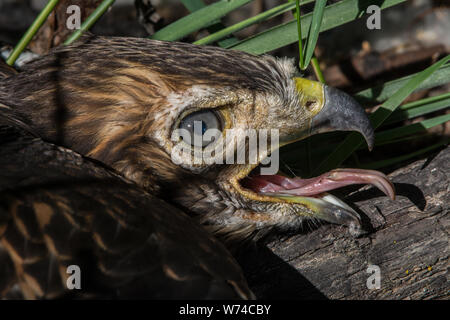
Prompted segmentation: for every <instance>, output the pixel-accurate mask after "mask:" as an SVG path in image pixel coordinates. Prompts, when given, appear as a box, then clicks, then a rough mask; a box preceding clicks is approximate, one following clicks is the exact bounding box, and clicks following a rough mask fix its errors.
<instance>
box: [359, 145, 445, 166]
mask: <svg viewBox="0 0 450 320" xmlns="http://www.w3.org/2000/svg"><path fill="white" fill-rule="evenodd" d="M449 142H450V138H447V139H444V140H442V141H440V142H438V143H436V144H433V145H431V146H429V147H426V148H423V149H420V150H417V151H415V152H411V153H408V154H405V155H402V156H398V157H394V158H391V159H384V160H380V161H376V162H370V163H366V164H362V165H361V168H363V169H372V170H376V169H380V168H384V167H387V166H391V165H394V164H397V163H402V162H404V161H406V160H409V159H412V158H414V157H417V156H420V155H422V154H424V153H427V152H430V151H431V150H434V149H437V148H439V147H442V146H444V145H446V144H448V143H449Z"/></svg>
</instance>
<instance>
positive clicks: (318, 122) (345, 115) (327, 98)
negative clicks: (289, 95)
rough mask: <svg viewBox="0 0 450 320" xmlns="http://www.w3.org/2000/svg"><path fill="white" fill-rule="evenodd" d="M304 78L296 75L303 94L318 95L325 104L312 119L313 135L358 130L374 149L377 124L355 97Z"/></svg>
mask: <svg viewBox="0 0 450 320" xmlns="http://www.w3.org/2000/svg"><path fill="white" fill-rule="evenodd" d="M300 79H301V78H296V82H297V89H298V90H299V95H302V96H305V95H306V96H310V97H316V98H317V99H316V100H317V101H319V103H320V104H321V105H323V106H322V108H321V109H320V111H318V112H317V114H316V115H315V116H314V117H313V118H312V120H311V126H310V135H312V134H315V133H321V132H328V131H357V132H359V133H361V134H362V135H363V136H364V138H365V140H366V142H367V145H368V146H369V150H372V148H373V145H374V140H375V136H374V132H373V128H372V125H371V123H370V120H369V118H368V117H367V114H366V112H365V111H364V109H363V108H362V107H361V105H360V104H359V103H358V102H356V100H355V99H353V98H352V97H351V96H350V95H348V94H346V93H345V92H342V91H340V90H338V89H336V88H332V87H329V86H327V85H324V84H321V83H319V82H316V81H310V80H306V79H301V80H300ZM299 83H301V85H299Z"/></svg>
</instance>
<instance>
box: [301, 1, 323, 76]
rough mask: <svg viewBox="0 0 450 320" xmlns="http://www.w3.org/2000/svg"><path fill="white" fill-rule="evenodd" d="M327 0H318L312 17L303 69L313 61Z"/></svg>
mask: <svg viewBox="0 0 450 320" xmlns="http://www.w3.org/2000/svg"><path fill="white" fill-rule="evenodd" d="M326 4H327V0H316V3H315V5H314V11H313V15H312V18H311V25H310V27H309V31H308V38H307V42H306V46H305V61H304V63H303V70H304V69H306V68H307V67H308V65H309V62H310V61H311V58H312V56H313V54H314V49H315V48H316V43H317V39H318V38H319V32H320V26H321V25H322V19H323V11H324V9H325V5H326Z"/></svg>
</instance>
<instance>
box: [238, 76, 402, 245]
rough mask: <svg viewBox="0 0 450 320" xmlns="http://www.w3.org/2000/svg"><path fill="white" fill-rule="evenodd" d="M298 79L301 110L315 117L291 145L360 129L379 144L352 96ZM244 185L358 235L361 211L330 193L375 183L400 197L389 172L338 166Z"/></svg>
mask: <svg viewBox="0 0 450 320" xmlns="http://www.w3.org/2000/svg"><path fill="white" fill-rule="evenodd" d="M294 81H295V84H296V88H297V92H298V97H299V105H300V108H304V110H302V111H304V112H308V113H309V116H310V118H311V121H310V123H309V124H310V126H309V127H308V129H307V130H305V129H304V128H302V129H300V130H299V131H297V132H296V133H294V134H292V135H290V136H289V137H288V138H287V139H286V144H289V143H292V142H294V141H297V140H299V139H304V138H305V137H306V136H309V135H312V134H316V133H321V132H329V131H357V132H359V133H361V134H362V135H363V136H364V138H365V139H366V142H367V144H368V146H369V149H370V150H371V149H372V148H373V145H374V131H373V128H372V126H371V123H370V120H369V118H368V117H367V115H366V113H365V111H364V109H363V108H362V107H361V106H360V105H359V104H358V103H357V102H356V101H355V100H354V99H353V98H352V97H350V96H349V95H348V94H346V93H344V92H342V91H339V90H337V89H335V88H331V87H328V86H326V85H323V84H322V83H319V82H316V81H310V80H307V79H303V78H294ZM241 184H242V185H243V186H244V187H245V188H246V189H247V190H248V189H250V190H252V191H253V192H254V193H256V194H261V195H266V196H272V197H274V198H276V199H279V200H283V201H285V202H288V203H291V204H293V205H294V206H293V210H294V211H295V210H298V211H295V212H296V213H297V214H298V215H300V216H309V217H316V218H319V219H322V220H326V221H329V222H331V223H338V224H344V225H348V226H349V227H350V232H351V233H352V234H353V235H355V236H358V235H360V234H362V233H363V232H364V231H363V230H362V228H361V219H360V217H359V215H358V213H356V212H355V210H353V209H352V208H351V207H350V206H348V205H347V204H346V203H345V202H343V201H341V200H340V199H338V198H337V197H335V196H333V195H331V194H329V193H327V191H331V190H334V189H337V188H340V187H344V186H348V185H353V184H372V185H374V186H376V187H377V188H379V189H380V190H381V191H383V192H384V193H385V194H386V195H388V196H389V197H390V198H391V199H394V198H395V189H394V186H393V184H392V183H391V182H390V181H389V179H388V177H387V176H386V175H384V174H383V173H381V172H378V171H373V170H363V169H350V168H347V169H335V170H332V171H330V172H326V173H323V174H322V175H320V176H318V177H312V178H309V179H304V178H301V177H293V178H288V177H286V176H284V175H278V174H277V175H258V174H256V175H252V176H250V177H247V178H244V179H242V180H241ZM296 205H300V206H296ZM303 208H308V210H304V209H303Z"/></svg>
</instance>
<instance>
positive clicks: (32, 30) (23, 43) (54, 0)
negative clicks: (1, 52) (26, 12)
mask: <svg viewBox="0 0 450 320" xmlns="http://www.w3.org/2000/svg"><path fill="white" fill-rule="evenodd" d="M58 2H59V0H50V1H49V2H48V3H47V5H46V6H45V7H44V9H42V11H41V13H39V16H38V17H37V18H36V19H35V20H34V22H33V24H32V25H31V26H30V27H29V28H28V30H27V31H26V32H25V34H24V35H23V37H22V38H21V39H20V41H19V43H18V44H17V45H16V47H15V48H14V50H13V51H12V52H11V54H10V55H9V57H8V59H7V60H6V63H7V64H8V65H10V66H12V65H13V64H14V62H16V60H17V58H18V57H19V56H20V54H21V53H22V51H23V50H24V49H25V48H26V47H27V45H28V44H29V43H30V41H31V39H33V37H34V35H35V34H36V32H38V30H39V28H40V27H41V26H42V24H43V23H44V22H45V20H47V17H48V15H49V14H50V13H51V12H52V10H53V8H54V7H55V6H56V5H57V4H58Z"/></svg>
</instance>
